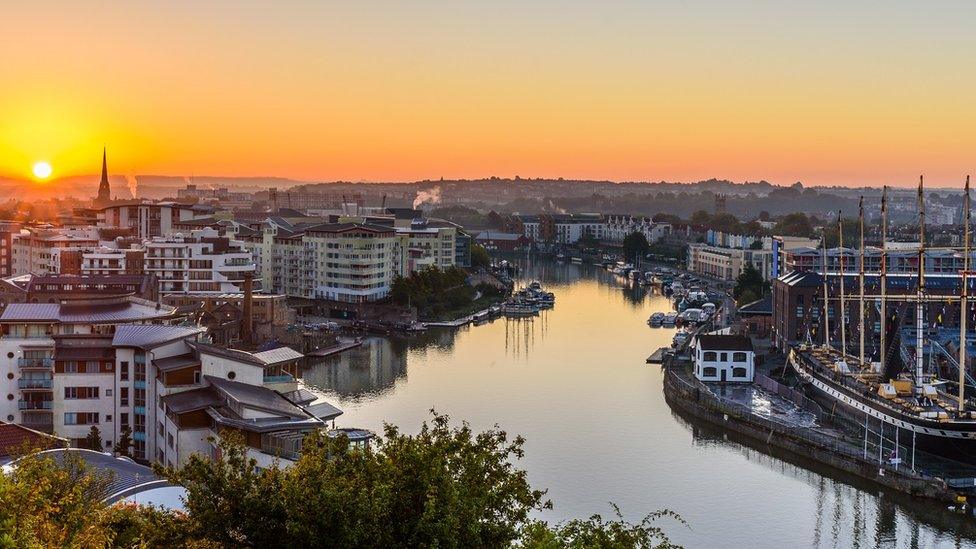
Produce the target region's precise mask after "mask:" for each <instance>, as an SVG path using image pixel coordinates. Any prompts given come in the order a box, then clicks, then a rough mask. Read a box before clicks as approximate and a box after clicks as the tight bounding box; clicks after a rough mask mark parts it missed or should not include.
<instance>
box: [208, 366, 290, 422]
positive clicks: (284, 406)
mask: <svg viewBox="0 0 976 549" xmlns="http://www.w3.org/2000/svg"><path fill="white" fill-rule="evenodd" d="M204 378H205V379H206V380H207V381H208V382H209V383H210V385H211V386H212V387H214V388H215V389H216V390H217V392H218V393H219V394H221V395H224V396H226V397H228V398H230V399H232V400H234V401H236V402H238V403H240V404H241V405H243V406H247V407H248V408H256V409H259V410H265V411H267V412H271V413H276V414H281V415H285V416H289V417H296V418H307V417H308V414H307V413H306V412H305V411H304V410H302V409H301V408H299V407H298V406H296V405H295V404H293V403H292V402H291V401H289V400H288V399H287V398H285V397H283V396H281V393H278V392H277V391H274V390H272V389H268V388H267V387H262V386H260V385H249V384H247V383H241V382H239V381H231V380H229V379H223V378H219V377H214V376H204Z"/></svg>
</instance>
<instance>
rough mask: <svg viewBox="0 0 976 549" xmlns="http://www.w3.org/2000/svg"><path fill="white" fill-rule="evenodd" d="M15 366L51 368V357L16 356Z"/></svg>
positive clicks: (52, 361) (52, 362)
mask: <svg viewBox="0 0 976 549" xmlns="http://www.w3.org/2000/svg"><path fill="white" fill-rule="evenodd" d="M17 366H20V367H21V368H53V367H54V359H53V358H18V359H17Z"/></svg>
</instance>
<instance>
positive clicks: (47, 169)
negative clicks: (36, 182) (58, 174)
mask: <svg viewBox="0 0 976 549" xmlns="http://www.w3.org/2000/svg"><path fill="white" fill-rule="evenodd" d="M51 171H52V170H51V165H50V164H48V163H47V162H35V163H34V177H36V178H38V179H47V178H48V177H51Z"/></svg>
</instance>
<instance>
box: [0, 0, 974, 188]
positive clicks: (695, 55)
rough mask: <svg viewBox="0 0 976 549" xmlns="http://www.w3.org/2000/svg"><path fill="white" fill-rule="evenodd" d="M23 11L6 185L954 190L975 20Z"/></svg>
mask: <svg viewBox="0 0 976 549" xmlns="http://www.w3.org/2000/svg"><path fill="white" fill-rule="evenodd" d="M708 4H709V6H708V7H707V9H701V6H700V5H699V6H695V7H675V6H670V5H668V6H653V5H647V4H643V3H637V2H620V3H616V4H614V5H613V6H609V7H608V6H596V5H588V4H582V3H579V4H576V3H567V4H563V3H553V2H540V3H535V4H533V5H531V6H521V5H519V4H516V3H501V4H492V5H491V6H476V5H474V6H473V5H452V4H438V3H433V2H426V3H417V4H411V5H410V6H403V5H389V6H385V7H380V6H377V7H375V8H373V9H368V8H364V7H359V6H346V5H334V6H325V5H319V4H317V3H308V4H306V3H303V2H289V3H286V4H283V5H281V6H280V7H278V8H276V10H275V11H273V12H267V11H266V10H263V9H261V6H260V5H258V4H237V3H235V4H233V5H230V4H229V3H226V2H216V3H213V4H209V5H207V6H192V5H189V4H186V5H183V4H180V5H174V6H167V7H165V8H154V7H147V6H128V5H124V4H120V5H112V6H102V7H89V6H77V5H70V4H69V5H64V6H57V7H55V5H54V4H48V5H30V6H28V5H14V6H10V7H8V9H7V10H6V11H7V12H9V13H8V14H9V17H5V18H4V21H0V32H2V33H3V34H4V35H5V36H7V37H8V40H7V42H8V43H9V44H14V45H13V47H5V48H3V50H0V67H4V70H3V71H0V150H2V151H4V154H2V155H0V177H7V178H17V179H29V178H31V169H32V166H33V165H34V164H35V163H37V162H49V163H50V164H51V166H52V170H53V174H52V178H53V180H57V179H59V178H65V177H72V176H79V175H85V176H92V175H97V155H98V154H99V153H100V150H101V147H102V146H103V145H107V146H108V148H109V151H110V153H109V154H110V157H111V158H110V163H111V167H112V172H113V174H118V175H136V174H160V175H173V176H198V177H199V176H221V177H284V178H289V179H296V180H301V181H315V182H318V181H336V180H345V181H384V182H386V181H389V182H409V181H417V180H424V179H438V178H440V177H444V178H445V179H455V178H457V179H479V178H484V177H489V176H492V175H494V176H498V177H514V176H515V175H519V176H521V177H522V178H538V177H543V178H549V177H551V178H558V177H563V178H566V179H594V180H613V181H662V180H666V181H675V182H679V181H680V182H694V181H699V180H706V179H709V178H713V177H714V178H718V179H729V180H733V181H737V182H741V181H759V180H767V181H770V182H774V183H777V184H781V185H788V184H790V183H792V182H795V181H802V182H803V183H804V185H847V186H861V185H871V186H877V185H881V184H889V185H894V186H898V187H910V186H913V185H915V184H916V183H917V178H918V174H919V173H922V174H925V176H926V182H927V185H928V184H929V182H931V183H930V185H931V186H932V187H933V188H934V187H942V186H946V187H954V186H961V185H962V181H963V179H964V177H965V174H966V173H970V171H971V160H970V155H969V154H968V153H970V152H971V151H972V150H973V148H974V145H976V138H974V137H972V132H969V131H967V130H968V129H969V128H970V127H972V125H973V122H976V107H973V106H972V105H971V104H970V101H969V100H968V99H969V98H968V97H967V93H966V91H967V90H968V89H972V88H973V84H974V83H976V75H973V74H967V73H966V72H965V71H962V70H960V69H959V67H965V66H966V65H967V64H966V60H967V57H968V55H967V54H969V53H971V52H973V51H976V47H974V46H976V38H974V37H972V36H971V35H967V29H966V28H965V23H966V21H968V20H970V17H967V16H972V15H974V14H976V7H973V6H969V5H967V4H964V3H961V2H951V3H943V4H940V5H939V8H938V9H932V8H931V7H926V6H914V5H911V4H908V3H901V4H897V5H890V6H888V5H886V9H885V10H884V12H883V13H879V12H877V11H875V10H873V9H872V6H871V5H870V4H867V3H860V4H857V5H848V4H847V3H845V4H825V5H820V6H805V5H794V6H787V5H780V4H769V5H760V6H753V7H750V8H738V7H732V6H728V5H725V4H722V3H708Z"/></svg>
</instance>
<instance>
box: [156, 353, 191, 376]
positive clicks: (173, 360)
mask: <svg viewBox="0 0 976 549" xmlns="http://www.w3.org/2000/svg"><path fill="white" fill-rule="evenodd" d="M152 363H153V366H155V367H156V368H157V369H158V370H159V371H161V372H168V371H170V370H179V369H180V368H186V367H188V366H199V365H200V359H199V358H197V357H195V356H193V354H192V353H187V354H185V355H177V356H168V357H165V358H157V359H155V360H153V361H152Z"/></svg>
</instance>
